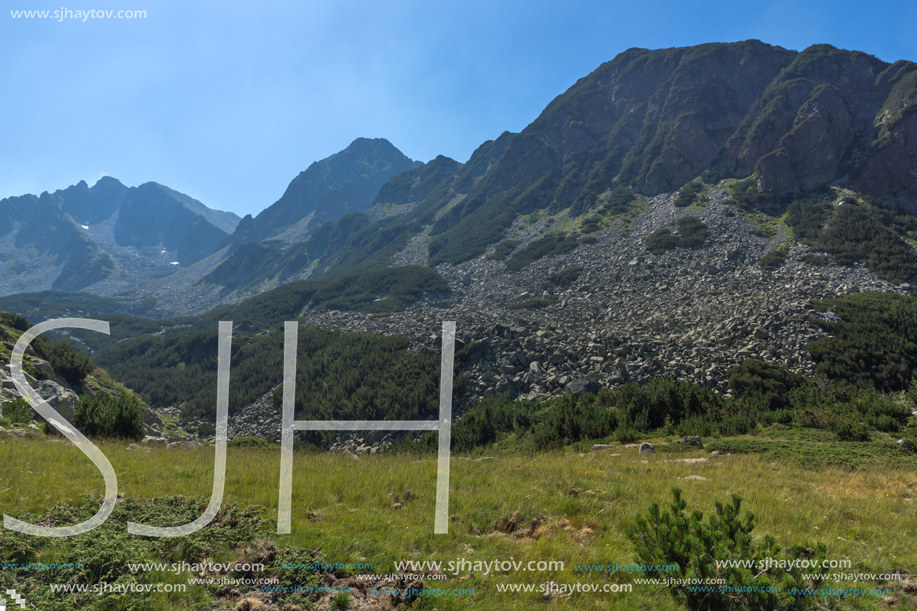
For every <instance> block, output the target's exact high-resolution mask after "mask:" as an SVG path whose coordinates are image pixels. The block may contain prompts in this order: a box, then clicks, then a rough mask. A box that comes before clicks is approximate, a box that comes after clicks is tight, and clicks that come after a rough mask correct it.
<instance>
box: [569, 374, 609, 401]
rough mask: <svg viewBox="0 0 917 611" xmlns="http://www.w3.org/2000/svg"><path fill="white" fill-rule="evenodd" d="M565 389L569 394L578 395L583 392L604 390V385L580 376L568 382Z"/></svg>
mask: <svg viewBox="0 0 917 611" xmlns="http://www.w3.org/2000/svg"><path fill="white" fill-rule="evenodd" d="M564 390H565V392H566V393H567V394H569V395H573V396H574V397H578V396H580V395H581V394H583V393H592V392H598V391H600V390H602V385H601V384H599V383H598V382H596V381H595V380H590V379H588V378H580V379H578V380H573V381H572V382H570V383H569V384H567V387H566V388H565V389H564Z"/></svg>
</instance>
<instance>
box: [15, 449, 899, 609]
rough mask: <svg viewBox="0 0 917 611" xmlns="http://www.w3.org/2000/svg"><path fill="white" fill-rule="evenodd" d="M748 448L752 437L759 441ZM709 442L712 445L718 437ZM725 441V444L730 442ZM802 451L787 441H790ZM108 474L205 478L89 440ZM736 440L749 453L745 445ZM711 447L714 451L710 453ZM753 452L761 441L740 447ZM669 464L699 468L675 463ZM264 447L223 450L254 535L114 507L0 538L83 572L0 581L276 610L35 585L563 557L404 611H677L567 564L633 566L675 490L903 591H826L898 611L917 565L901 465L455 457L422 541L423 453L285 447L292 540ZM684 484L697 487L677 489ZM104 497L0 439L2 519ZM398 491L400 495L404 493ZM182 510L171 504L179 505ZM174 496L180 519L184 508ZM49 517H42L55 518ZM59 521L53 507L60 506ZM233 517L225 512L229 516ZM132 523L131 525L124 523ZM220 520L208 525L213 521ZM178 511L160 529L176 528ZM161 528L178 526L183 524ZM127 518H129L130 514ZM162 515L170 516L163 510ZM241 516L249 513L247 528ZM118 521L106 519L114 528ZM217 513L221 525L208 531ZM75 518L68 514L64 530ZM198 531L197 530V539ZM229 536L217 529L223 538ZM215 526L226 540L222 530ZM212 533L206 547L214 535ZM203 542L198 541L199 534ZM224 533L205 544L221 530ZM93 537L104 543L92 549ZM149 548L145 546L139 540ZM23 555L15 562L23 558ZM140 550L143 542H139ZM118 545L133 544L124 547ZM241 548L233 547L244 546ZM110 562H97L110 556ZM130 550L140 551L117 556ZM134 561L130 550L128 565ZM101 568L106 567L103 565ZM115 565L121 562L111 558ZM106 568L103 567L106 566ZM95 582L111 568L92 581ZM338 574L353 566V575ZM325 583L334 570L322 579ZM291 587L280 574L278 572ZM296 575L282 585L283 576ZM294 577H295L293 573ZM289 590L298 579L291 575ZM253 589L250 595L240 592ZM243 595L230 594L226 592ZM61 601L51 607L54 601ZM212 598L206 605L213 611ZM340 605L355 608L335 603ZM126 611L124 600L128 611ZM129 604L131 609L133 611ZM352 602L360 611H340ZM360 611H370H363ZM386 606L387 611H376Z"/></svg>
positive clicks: (125, 492) (175, 483)
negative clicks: (281, 525) (889, 595)
mask: <svg viewBox="0 0 917 611" xmlns="http://www.w3.org/2000/svg"><path fill="white" fill-rule="evenodd" d="M762 441H763V440H762ZM719 443H723V441H720V442H719ZM731 443H733V444H737V445H735V447H736V448H737V449H739V450H741V448H742V447H744V446H743V444H742V440H734V441H732V442H731ZM800 443H803V442H800ZM98 445H99V446H100V448H101V449H102V450H103V452H104V453H105V454H106V456H107V457H108V458H109V460H111V462H112V464H113V466H114V468H115V471H116V473H117V474H118V478H119V481H118V484H119V493H120V494H121V495H122V497H123V498H122V499H121V500H120V501H119V507H122V508H128V509H131V510H132V511H133V510H138V511H139V509H138V508H140V507H148V504H147V505H145V504H144V503H143V502H142V501H141V500H142V499H150V498H163V497H173V496H182V497H202V498H204V499H206V498H209V497H210V487H211V481H212V477H213V471H212V470H213V449H212V448H198V449H186V448H170V449H166V448H153V449H151V450H150V451H145V450H143V449H127V444H126V443H123V442H116V441H111V442H100V443H99V444H98ZM746 445H747V442H746ZM711 447H712V446H711ZM756 449H757V450H758V451H759V452H760V451H762V448H756ZM683 459H702V460H700V461H685V460H683ZM279 462H280V461H279V448H274V449H261V448H230V449H229V451H228V467H227V477H226V493H225V497H224V499H223V505H224V507H227V506H236V507H237V508H238V510H242V509H244V508H247V507H249V506H256V507H257V509H256V510H255V512H254V513H251V514H244V513H239V511H237V512H236V514H237V515H243V516H244V515H248V516H249V517H250V518H251V517H252V516H258V517H260V518H263V523H261V525H260V526H257V525H255V522H257V520H255V521H254V522H253V521H251V520H249V521H246V520H248V518H246V519H244V520H239V521H237V522H233V521H232V520H229V521H227V520H228V519H224V518H225V516H224V517H223V518H219V519H218V520H216V521H215V524H216V523H220V524H222V525H223V526H225V525H226V524H236V526H235V527H234V528H235V529H236V531H235V532H236V533H237V535H236V536H235V538H233V537H231V536H223V535H219V532H224V531H220V530H219V529H218V528H215V529H214V534H213V538H211V539H206V538H201V539H200V540H196V542H192V543H193V544H191V543H187V542H186V543H185V544H182V542H181V541H175V540H171V542H170V543H169V545H170V546H171V547H158V548H157V547H155V546H154V545H153V543H150V542H151V541H153V540H149V539H143V538H140V537H133V536H131V535H127V534H126V533H125V532H123V530H124V528H123V516H121V517H119V516H120V514H118V512H117V511H116V514H118V515H117V516H112V518H111V519H110V520H109V522H107V523H106V525H105V526H103V527H101V528H99V529H97V530H96V531H93V532H91V533H88V534H86V535H81V536H79V537H72V538H66V539H48V538H42V539H37V538H30V537H23V536H21V535H16V536H11V535H10V532H9V531H3V534H2V535H0V552H2V553H3V554H4V556H0V560H3V561H7V562H15V561H17V560H16V559H15V556H16V554H17V553H18V554H19V556H18V558H19V560H18V561H20V562H22V561H26V560H28V561H32V562H64V561H70V562H79V561H81V558H82V556H81V555H80V554H84V555H88V556H92V554H93V553H95V552H93V551H92V550H93V545H95V546H96V547H99V546H104V547H105V550H106V553H108V554H109V555H110V557H109V556H105V554H104V553H103V554H102V556H104V557H105V558H107V560H104V561H97V564H98V566H100V567H108V568H100V569H98V575H96V576H93V575H83V574H78V572H76V571H66V570H62V571H57V572H56V574H54V575H50V574H46V575H41V576H36V575H35V574H34V572H29V571H15V570H10V569H6V570H0V585H2V587H3V588H4V589H6V588H17V589H18V591H19V592H20V593H21V594H23V595H24V596H25V597H26V599H27V600H32V601H46V603H47V604H46V605H45V606H42V605H37V606H35V608H48V609H52V608H67V609H72V608H86V609H133V608H138V609H166V608H171V609H212V608H227V609H235V608H250V609H256V608H262V609H272V608H276V609H287V608H294V607H293V606H292V605H293V602H292V601H286V602H284V601H280V603H279V605H277V606H270V605H262V606H261V607H258V606H256V603H246V604H249V606H247V607H245V606H239V607H237V604H238V605H241V604H242V603H241V602H238V601H239V597H238V596H235V598H233V596H228V595H227V590H226V589H225V588H224V589H223V590H220V588H217V587H214V586H200V585H193V586H189V588H188V591H187V592H185V593H182V594H175V593H172V594H151V595H147V596H146V597H145V598H142V604H141V603H138V602H137V601H138V600H141V599H138V598H131V597H130V596H121V597H111V596H109V597H99V596H95V597H94V596H91V595H85V594H84V595H70V598H68V599H67V601H66V606H61V607H55V606H53V605H52V603H51V602H49V601H51V600H52V597H51V595H50V586H49V585H48V584H49V583H50V582H55V583H65V582H68V581H69V582H72V583H73V582H79V581H80V580H89V581H92V579H100V577H101V576H102V575H103V574H107V575H108V577H107V579H108V580H110V581H119V582H126V581H136V582H137V583H159V582H168V583H185V581H186V579H187V577H188V576H189V574H187V573H181V574H178V575H177V574H174V573H172V572H168V571H166V572H163V571H158V572H157V571H155V570H154V571H147V572H145V573H143V574H128V572H127V571H126V569H125V567H124V566H123V565H124V564H125V563H128V562H144V561H164V560H169V561H177V560H179V559H182V560H183V559H187V560H188V561H195V560H196V561H198V562H203V561H211V562H221V561H226V560H229V559H234V558H249V557H251V554H252V550H257V549H259V548H263V547H264V546H265V545H268V543H266V542H268V541H270V542H272V543H273V544H274V545H275V546H276V547H277V548H278V549H284V548H287V547H290V548H300V549H311V548H315V549H314V550H312V552H310V553H314V554H316V555H315V557H320V558H321V559H322V561H323V562H326V563H364V564H371V565H372V567H373V568H372V570H371V572H374V573H376V574H379V575H383V574H387V573H392V572H394V566H395V565H394V563H395V562H399V561H414V562H423V561H442V562H444V563H448V562H449V561H457V560H459V559H466V560H468V561H470V562H477V561H493V560H501V561H504V560H510V561H522V562H523V566H525V564H526V563H527V562H528V561H562V562H563V563H564V568H563V569H558V568H556V566H555V568H553V569H552V570H546V571H520V572H515V571H512V570H511V571H503V570H497V571H493V572H490V573H489V574H487V575H484V574H482V572H483V571H478V572H473V571H471V570H459V571H457V574H453V573H456V572H455V571H452V572H449V571H446V570H445V569H444V570H443V572H444V573H447V575H448V579H446V580H443V581H426V582H425V583H426V585H427V587H428V588H431V587H435V588H441V589H458V588H461V589H465V590H474V594H473V595H461V596H449V595H438V596H430V597H426V598H420V599H418V600H417V601H415V602H414V603H412V604H411V605H410V606H409V607H408V608H417V609H434V608H436V609H440V610H443V611H445V610H450V609H482V610H484V609H533V608H542V607H545V608H552V609H577V610H580V609H603V610H604V609H609V608H613V609H624V610H628V609H634V610H636V609H654V610H655V609H660V610H666V609H682V608H686V607H683V606H679V604H678V602H677V601H675V600H673V598H672V597H671V596H670V595H669V593H668V592H667V591H666V589H665V587H664V586H662V585H643V584H633V580H634V578H635V577H637V578H639V577H640V575H638V574H635V575H627V574H625V573H621V572H618V573H615V574H610V573H609V572H605V571H601V572H583V571H577V570H576V568H575V567H576V565H590V564H591V565H597V564H598V565H609V564H614V563H618V564H621V565H628V564H633V563H634V561H635V554H634V548H633V545H632V544H631V542H630V541H629V540H628V538H627V536H626V534H625V533H626V529H627V527H628V526H629V525H631V524H633V522H634V519H635V515H636V514H637V513H638V512H640V513H645V512H646V511H647V509H648V508H649V506H650V504H651V503H652V502H654V501H656V502H659V503H660V505H662V506H663V507H667V506H668V504H669V503H670V501H671V489H672V488H673V487H675V486H678V487H680V488H682V489H683V491H684V498H685V499H686V500H687V502H688V511H689V512H690V511H693V510H694V509H698V510H701V511H703V512H704V514H705V515H707V514H709V513H711V512H712V511H713V508H714V502H715V501H718V500H719V501H726V500H728V499H729V498H730V495H731V494H732V493H738V494H740V495H742V497H743V499H744V500H743V505H742V507H743V511H744V510H749V511H752V512H753V513H754V514H755V515H756V516H757V522H756V524H757V526H756V528H755V531H754V534H755V536H756V538H760V537H762V536H763V535H764V534H768V533H769V534H772V535H774V536H775V537H776V538H777V540H778V542H779V543H780V544H782V545H790V544H794V543H800V544H804V545H806V546H809V547H814V546H815V545H816V544H817V543H819V542H821V543H824V544H825V545H827V548H828V556H827V557H828V559H830V560H841V559H844V560H850V561H851V562H852V567H851V568H850V569H845V572H848V573H893V572H895V571H901V572H902V574H903V575H904V579H903V580H902V581H898V582H895V581H888V582H882V581H869V582H860V583H859V584H854V583H853V582H842V583H831V584H829V585H830V586H831V587H835V588H839V587H848V588H852V587H860V588H865V589H870V588H879V587H882V588H885V587H888V588H891V589H893V590H894V594H893V597H894V599H895V601H896V603H895V604H896V608H899V609H909V608H917V596H915V595H914V592H917V587H915V586H917V583H915V582H914V581H912V579H913V578H912V577H909V575H908V572H909V571H913V570H914V569H917V546H915V545H914V541H915V539H917V516H915V510H917V507H915V500H914V499H915V498H917V473H915V471H914V470H913V469H912V468H906V469H905V468H889V467H888V466H887V465H885V464H880V465H876V466H874V467H865V468H858V469H851V468H850V467H848V466H843V465H842V466H824V467H819V468H809V467H807V466H805V465H804V464H798V463H797V462H794V461H781V460H775V459H774V457H773V456H770V455H768V454H767V453H764V454H760V453H758V454H745V453H732V454H728V455H726V453H725V450H720V451H719V454H718V455H712V454H711V451H710V449H709V447H708V449H698V450H692V451H688V452H678V453H673V452H658V453H656V454H649V455H640V454H638V452H637V450H636V449H635V448H632V447H631V448H629V447H625V446H620V445H617V444H616V445H614V446H613V447H612V448H611V449H608V450H602V451H598V452H591V451H585V452H581V451H578V450H575V449H571V448H568V449H567V450H566V451H561V452H555V453H539V454H518V453H515V454H500V453H495V454H493V455H491V456H483V455H480V454H478V455H470V456H461V455H459V456H453V459H452V467H451V474H450V477H451V485H450V506H449V513H450V515H451V516H452V521H451V523H450V530H449V534H448V535H434V534H433V520H434V504H435V489H436V458H435V456H433V455H424V456H411V455H374V456H368V455H364V456H360V457H359V459H357V460H355V459H354V458H353V457H349V456H346V455H341V454H327V453H297V454H296V456H295V461H294V476H293V516H292V517H293V522H292V524H293V527H292V534H291V535H284V536H278V535H276V532H275V531H276V515H277V496H278V473H279ZM690 476H700V477H701V478H704V479H696V478H694V479H684V478H688V477H690ZM103 491H104V484H103V480H102V477H101V475H100V474H99V472H98V471H97V470H96V469H95V467H94V466H93V465H92V464H91V463H90V461H89V460H88V458H86V457H85V456H84V455H83V454H82V453H81V452H80V451H79V450H77V449H76V448H75V447H73V446H72V445H71V444H70V443H68V442H65V441H60V440H59V439H57V440H54V439H53V438H48V437H45V436H42V435H36V436H34V437H31V438H29V437H27V438H14V437H11V436H2V437H0V511H2V512H3V513H4V514H9V515H14V516H17V515H20V514H21V512H27V513H30V514H40V515H44V514H48V515H50V516H56V517H57V518H58V519H61V520H63V522H62V523H66V519H67V518H66V516H67V515H72V516H74V517H76V516H79V515H80V514H79V511H83V512H85V513H86V515H91V514H92V513H94V512H95V511H96V509H97V507H98V499H96V500H92V499H89V498H88V497H87V496H86V495H94V496H96V497H98V496H99V495H101V494H102V493H103ZM408 491H410V494H409V493H408ZM180 504H181V503H180ZM205 504H206V502H191V503H185V504H184V505H182V506H187V507H186V508H187V510H188V511H187V512H186V513H187V515H190V516H191V518H192V519H193V517H196V515H197V511H196V510H195V509H194V508H195V506H196V505H199V506H201V507H202V506H203V505H205ZM55 506H56V508H55ZM68 512H69V513H68ZM229 514H231V512H229V513H227V515H229ZM135 515H136V514H135ZM222 515H223V514H221V516H222ZM176 516H179V514H178V513H176V514H174V515H173V517H172V518H171V519H173V520H175V519H176ZM180 518H181V519H178V522H177V523H182V522H184V521H187V516H186V515H185V514H182V515H181V516H180ZM132 519H135V520H136V521H141V520H142V519H143V518H140V519H137V518H132ZM162 519H164V520H166V521H168V520H169V519H170V518H169V514H168V513H166V514H163V517H162ZM252 519H254V518H252ZM119 520H121V521H120V522H119ZM220 520H223V521H222V522H220ZM74 521H76V520H74ZM209 530H211V527H208V528H207V529H204V531H202V535H205V534H206V533H207V531H209ZM225 532H228V531H225ZM225 532H224V535H225ZM218 535H219V536H218ZM208 536H209V535H208ZM221 536H223V538H222V539H221V538H220V537H221ZM106 537H109V539H106ZM155 543H156V544H157V545H158V544H159V543H160V542H155ZM23 545H25V547H27V548H29V549H31V551H28V550H25V551H23ZM144 545H146V547H144ZM132 546H133V547H132ZM246 548H247V549H248V552H247V553H246V551H245V550H246ZM113 549H118V550H120V551H119V553H120V555H111V554H113V552H111V550H113ZM131 554H136V555H139V556H141V557H136V556H133V557H132V556H131ZM144 556H145V557H144ZM106 563H107V564H106ZM119 563H120V564H119ZM113 565H118V566H113ZM105 571H109V573H105ZM354 572H369V571H368V570H362V571H354ZM338 576H339V577H340V576H342V575H341V574H338ZM288 577H289V576H288ZM294 577H295V576H294ZM307 578H308V576H303V575H300V579H302V580H305V579H307ZM293 581H294V582H295V581H296V579H294V580H293ZM547 582H554V583H556V584H576V583H581V584H598V585H599V587H601V585H602V584H615V583H617V584H633V590H632V591H631V592H629V593H583V592H579V593H573V594H572V595H571V596H560V597H556V598H553V599H550V600H549V599H548V598H547V597H545V596H544V595H543V594H542V593H541V592H539V591H537V588H538V586H539V585H540V584H544V583H547ZM510 584H536V591H535V592H515V593H512V592H501V591H498V590H499V589H500V588H501V587H505V586H507V585H510ZM250 589H252V590H257V589H258V588H257V587H251V588H250ZM240 590H241V591H242V592H243V593H244V592H245V588H240ZM62 600H63V599H62ZM214 600H218V602H217V603H216V606H214V604H215V603H214ZM297 602H298V604H299V608H303V609H304V608H308V606H309V605H310V604H311V605H313V608H320V609H325V608H347V604H348V601H347V600H346V598H345V599H341V600H338V602H335V599H334V598H333V597H330V596H325V597H324V598H322V597H319V596H315V597H313V600H312V601H311V602H310V601H307V600H305V599H299V600H298V601H297ZM349 602H354V601H349ZM887 602H888V601H887V599H883V598H881V597H878V596H850V597H847V598H846V599H841V598H840V597H836V596H835V597H830V598H827V599H819V600H818V601H816V606H815V607H814V608H823V609H882V608H886V605H887ZM137 604H139V605H140V606H136V605H137ZM132 605H135V606H132ZM352 608H362V607H359V606H355V607H352ZM366 608H369V607H366ZM379 608H387V607H379Z"/></svg>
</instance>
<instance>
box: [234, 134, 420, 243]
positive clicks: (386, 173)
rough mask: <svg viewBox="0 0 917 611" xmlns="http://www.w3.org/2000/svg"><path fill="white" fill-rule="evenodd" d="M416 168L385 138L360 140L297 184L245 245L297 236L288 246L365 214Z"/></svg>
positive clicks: (243, 236)
mask: <svg viewBox="0 0 917 611" xmlns="http://www.w3.org/2000/svg"><path fill="white" fill-rule="evenodd" d="M418 163H419V162H414V161H412V160H411V159H409V158H408V157H406V156H405V155H404V154H402V153H401V151H399V150H398V149H397V148H395V147H394V146H393V145H392V143H391V142H389V141H388V140H385V139H384V138H376V139H368V138H357V139H356V140H354V141H353V142H352V143H351V144H350V146H348V147H347V148H346V149H344V150H343V151H341V152H339V153H335V154H334V155H331V156H330V157H327V158H325V159H323V160H321V161H316V162H315V163H313V164H312V165H310V166H309V168H308V169H306V170H305V171H303V172H301V173H300V174H299V176H297V177H296V178H294V179H293V181H292V182H291V183H290V185H289V186H288V187H287V190H286V192H284V194H283V197H281V198H280V199H279V200H277V202H276V203H274V204H273V205H271V206H270V207H268V208H266V209H265V210H263V211H262V212H261V213H260V214H258V216H257V217H255V218H254V219H253V221H254V222H253V224H248V223H246V224H245V225H244V226H243V227H241V230H242V231H240V232H239V233H238V234H237V235H236V236H235V240H234V242H235V243H237V244H239V243H243V242H251V241H257V240H264V239H268V238H274V237H277V236H278V235H280V234H283V233H284V232H291V230H292V234H294V235H291V236H288V241H296V240H298V239H302V238H303V237H306V236H308V235H309V234H310V233H311V232H312V231H314V229H315V228H316V227H318V226H319V225H321V224H322V223H325V222H328V221H330V220H335V219H338V218H340V217H342V216H344V215H345V214H347V213H348V212H353V211H356V210H365V209H366V208H367V207H369V205H370V204H371V203H372V201H373V198H375V197H376V194H377V193H378V192H379V187H381V186H382V185H383V184H385V183H386V182H388V180H389V179H390V178H392V177H393V176H395V175H397V174H400V173H402V172H406V171H408V170H411V169H413V168H415V167H416V166H417V165H418Z"/></svg>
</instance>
